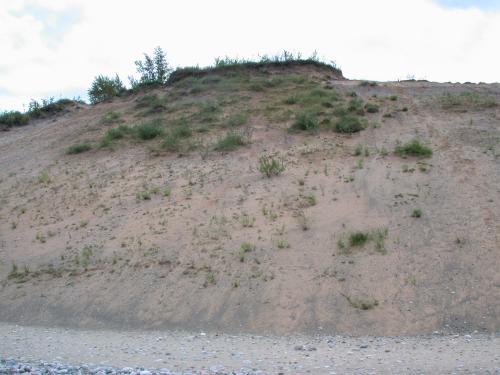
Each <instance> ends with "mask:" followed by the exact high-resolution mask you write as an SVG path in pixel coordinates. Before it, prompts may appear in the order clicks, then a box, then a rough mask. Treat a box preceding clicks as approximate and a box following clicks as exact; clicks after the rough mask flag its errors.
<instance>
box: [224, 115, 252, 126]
mask: <svg viewBox="0 0 500 375" xmlns="http://www.w3.org/2000/svg"><path fill="white" fill-rule="evenodd" d="M247 122H248V114H247V113H244V112H239V113H233V114H232V115H231V116H229V118H228V119H227V123H226V124H227V127H229V128H236V127H238V126H242V125H245V124H246V123H247Z"/></svg>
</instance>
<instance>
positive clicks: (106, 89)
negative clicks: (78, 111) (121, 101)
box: [88, 74, 125, 104]
mask: <svg viewBox="0 0 500 375" xmlns="http://www.w3.org/2000/svg"><path fill="white" fill-rule="evenodd" d="M124 91H125V86H123V83H122V81H121V80H120V78H119V77H118V74H117V75H116V76H115V78H109V77H105V76H97V77H96V78H95V79H94V82H92V86H91V87H90V89H89V91H88V94H89V100H90V102H91V103H92V104H95V103H99V102H102V101H104V100H108V99H111V98H112V97H114V96H120V95H121V94H122V93H123V92H124Z"/></svg>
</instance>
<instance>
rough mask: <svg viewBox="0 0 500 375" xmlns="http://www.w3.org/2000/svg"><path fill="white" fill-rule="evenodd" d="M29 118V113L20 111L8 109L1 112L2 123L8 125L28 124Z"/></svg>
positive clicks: (0, 121) (0, 119) (0, 122)
mask: <svg viewBox="0 0 500 375" xmlns="http://www.w3.org/2000/svg"><path fill="white" fill-rule="evenodd" d="M29 119H30V118H29V116H28V115H26V114H24V113H21V112H19V111H7V112H3V113H2V114H0V125H6V126H7V127H11V126H21V125H26V124H27V123H28V121H29Z"/></svg>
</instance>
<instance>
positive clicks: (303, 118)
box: [290, 112, 319, 132]
mask: <svg viewBox="0 0 500 375" xmlns="http://www.w3.org/2000/svg"><path fill="white" fill-rule="evenodd" d="M318 127H319V124H318V120H317V119H316V117H315V116H314V115H312V114H311V113H309V112H299V113H297V115H296V116H295V121H294V123H293V124H292V126H291V127H290V130H292V131H309V132H312V131H315V130H317V129H318Z"/></svg>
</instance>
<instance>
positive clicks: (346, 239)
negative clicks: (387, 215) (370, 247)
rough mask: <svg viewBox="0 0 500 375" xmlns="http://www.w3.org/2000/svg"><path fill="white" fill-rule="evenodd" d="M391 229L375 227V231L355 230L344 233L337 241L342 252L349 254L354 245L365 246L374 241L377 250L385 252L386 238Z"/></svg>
mask: <svg viewBox="0 0 500 375" xmlns="http://www.w3.org/2000/svg"><path fill="white" fill-rule="evenodd" d="M388 233H389V231H388V230H387V228H383V229H375V230H373V231H354V232H350V233H348V234H344V235H342V236H341V237H340V238H339V240H338V241H337V247H338V248H339V250H340V252H341V253H342V254H349V253H350V252H351V249H352V248H353V247H363V246H365V245H366V244H367V243H368V242H373V243H374V246H375V250H377V251H378V252H380V253H382V254H385V253H386V249H385V239H386V238H387V235H388Z"/></svg>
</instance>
